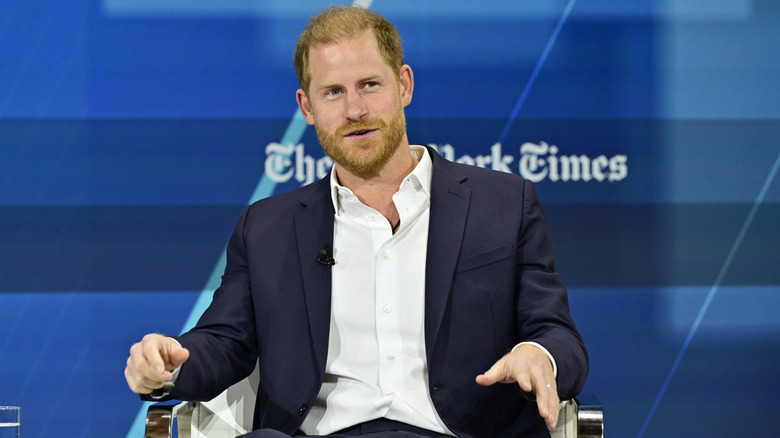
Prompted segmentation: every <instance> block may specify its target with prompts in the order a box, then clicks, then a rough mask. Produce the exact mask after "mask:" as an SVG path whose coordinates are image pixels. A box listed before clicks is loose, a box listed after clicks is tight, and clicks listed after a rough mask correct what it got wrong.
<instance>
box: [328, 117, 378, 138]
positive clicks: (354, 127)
mask: <svg viewBox="0 0 780 438" xmlns="http://www.w3.org/2000/svg"><path fill="white" fill-rule="evenodd" d="M386 126H387V123H386V122H385V121H384V120H381V119H378V120H368V121H362V122H347V123H345V124H344V125H342V126H340V127H339V128H338V129H336V132H335V134H336V135H337V136H339V137H343V136H345V135H347V133H349V132H352V131H370V130H374V129H381V128H384V127H386Z"/></svg>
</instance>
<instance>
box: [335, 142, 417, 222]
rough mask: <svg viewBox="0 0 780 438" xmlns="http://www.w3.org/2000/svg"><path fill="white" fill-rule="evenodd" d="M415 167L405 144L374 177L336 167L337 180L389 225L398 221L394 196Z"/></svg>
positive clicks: (405, 143) (414, 160) (414, 162)
mask: <svg viewBox="0 0 780 438" xmlns="http://www.w3.org/2000/svg"><path fill="white" fill-rule="evenodd" d="M416 165H417V159H416V158H415V157H414V156H413V155H412V152H411V150H410V149H409V145H408V143H407V142H404V143H402V144H401V145H400V146H399V147H398V149H397V150H396V152H395V153H394V154H393V157H392V158H391V159H390V161H388V163H387V165H386V166H385V167H384V168H383V169H382V170H381V171H380V172H379V173H377V174H376V175H370V176H358V175H353V174H351V173H350V172H348V171H346V170H345V169H344V168H342V167H339V166H338V165H336V166H335V168H334V171H335V172H336V178H337V179H338V181H339V183H340V184H341V185H343V186H344V187H347V188H348V189H350V190H351V191H352V193H354V194H355V196H357V197H358V199H360V202H362V203H363V204H365V205H367V206H369V207H371V208H373V209H375V210H376V211H378V212H380V213H381V214H382V215H384V216H385V218H387V220H388V222H390V224H391V225H394V224H396V223H397V222H398V218H399V216H398V212H397V211H396V208H395V204H394V203H393V195H394V194H395V193H396V192H397V191H398V188H399V187H400V186H401V183H402V182H403V180H404V178H406V177H407V176H408V175H409V174H410V173H411V172H412V171H413V170H414V168H415V166H416Z"/></svg>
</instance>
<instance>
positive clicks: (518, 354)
mask: <svg viewBox="0 0 780 438" xmlns="http://www.w3.org/2000/svg"><path fill="white" fill-rule="evenodd" d="M515 382H517V384H518V385H520V388H521V389H522V390H523V391H525V392H534V393H536V404H537V406H538V408H539V415H541V416H542V418H543V419H544V420H545V422H547V425H548V426H549V427H550V428H554V427H555V425H556V424H558V405H559V403H560V400H559V399H558V388H557V386H556V383H555V376H554V375H553V367H552V363H551V362H550V359H549V358H548V357H547V355H546V354H545V353H544V351H542V350H541V349H540V348H538V347H536V346H534V345H531V344H523V345H520V346H519V347H517V348H516V349H515V350H514V351H513V352H511V353H509V354H507V355H506V356H504V357H502V358H501V359H499V361H498V362H496V363H495V364H494V365H493V366H492V367H490V369H489V370H488V371H486V372H485V373H484V374H480V375H479V376H477V383H478V384H479V385H482V386H490V385H492V384H494V383H515Z"/></svg>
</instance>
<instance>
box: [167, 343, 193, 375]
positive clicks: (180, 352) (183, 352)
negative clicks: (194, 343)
mask: <svg viewBox="0 0 780 438" xmlns="http://www.w3.org/2000/svg"><path fill="white" fill-rule="evenodd" d="M189 358H190V351H189V350H187V349H186V348H182V347H180V346H178V345H177V346H176V348H175V349H174V350H173V351H171V352H170V353H169V355H168V361H169V365H170V367H171V368H170V369H169V371H173V370H175V369H176V368H178V367H180V366H181V364H183V363H184V362H186V361H187V359H189Z"/></svg>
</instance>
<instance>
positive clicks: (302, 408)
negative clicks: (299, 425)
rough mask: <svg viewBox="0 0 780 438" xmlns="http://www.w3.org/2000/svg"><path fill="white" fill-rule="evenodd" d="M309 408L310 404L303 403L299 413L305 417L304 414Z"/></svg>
mask: <svg viewBox="0 0 780 438" xmlns="http://www.w3.org/2000/svg"><path fill="white" fill-rule="evenodd" d="M308 408H309V407H308V406H306V403H304V404H302V405H301V408H300V409H298V415H300V416H301V417H303V416H304V414H306V409H308Z"/></svg>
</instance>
